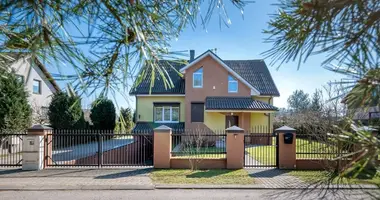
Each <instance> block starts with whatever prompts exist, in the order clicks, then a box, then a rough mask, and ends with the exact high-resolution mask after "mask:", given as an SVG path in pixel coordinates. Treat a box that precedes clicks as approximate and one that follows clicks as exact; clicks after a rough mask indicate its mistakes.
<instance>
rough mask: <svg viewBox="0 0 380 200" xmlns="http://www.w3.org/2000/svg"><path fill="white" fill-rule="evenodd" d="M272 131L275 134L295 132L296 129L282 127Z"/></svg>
mask: <svg viewBox="0 0 380 200" xmlns="http://www.w3.org/2000/svg"><path fill="white" fill-rule="evenodd" d="M274 131H275V132H296V129H294V128H290V127H289V126H282V127H280V128H278V129H276V130H274Z"/></svg>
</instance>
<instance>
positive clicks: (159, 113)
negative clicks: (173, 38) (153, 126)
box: [154, 106, 179, 123]
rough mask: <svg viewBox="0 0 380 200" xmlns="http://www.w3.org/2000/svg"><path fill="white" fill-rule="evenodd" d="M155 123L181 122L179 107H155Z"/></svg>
mask: <svg viewBox="0 0 380 200" xmlns="http://www.w3.org/2000/svg"><path fill="white" fill-rule="evenodd" d="M154 113H155V114H154V121H155V122H169V123H170V122H179V107H174V106H159V107H154Z"/></svg>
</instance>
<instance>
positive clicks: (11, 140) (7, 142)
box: [0, 131, 26, 167]
mask: <svg viewBox="0 0 380 200" xmlns="http://www.w3.org/2000/svg"><path fill="white" fill-rule="evenodd" d="M24 135H26V132H25V131H24V132H14V131H0V167H21V166H22V142H23V136H24Z"/></svg>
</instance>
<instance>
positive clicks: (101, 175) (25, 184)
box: [0, 168, 154, 190]
mask: <svg viewBox="0 0 380 200" xmlns="http://www.w3.org/2000/svg"><path fill="white" fill-rule="evenodd" d="M151 170H152V169H149V168H148V169H147V168H136V169H46V170H42V171H22V170H21V169H0V190H107V189H111V190H112V189H114V190H117V189H120V190H122V189H140V190H148V189H154V185H153V183H152V181H151V179H150V178H149V173H150V171H151Z"/></svg>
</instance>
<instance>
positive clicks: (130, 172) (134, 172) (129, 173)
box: [95, 168, 152, 179]
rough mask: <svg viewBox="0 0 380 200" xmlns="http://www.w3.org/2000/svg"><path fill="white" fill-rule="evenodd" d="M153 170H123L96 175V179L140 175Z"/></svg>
mask: <svg viewBox="0 0 380 200" xmlns="http://www.w3.org/2000/svg"><path fill="white" fill-rule="evenodd" d="M150 172H152V169H151V168H144V169H134V170H128V171H121V172H117V173H113V174H105V175H101V176H96V177H95V179H115V178H125V177H130V176H138V175H149V173H150Z"/></svg>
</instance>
